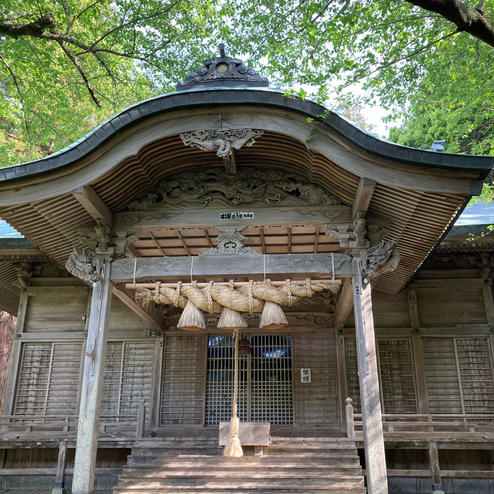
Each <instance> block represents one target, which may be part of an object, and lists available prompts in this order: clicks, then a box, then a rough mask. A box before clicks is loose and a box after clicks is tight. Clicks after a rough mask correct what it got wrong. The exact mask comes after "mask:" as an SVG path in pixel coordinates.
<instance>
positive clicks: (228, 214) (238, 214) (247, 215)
mask: <svg viewBox="0 0 494 494" xmlns="http://www.w3.org/2000/svg"><path fill="white" fill-rule="evenodd" d="M252 219H254V213H253V212H252V211H251V212H244V211H225V212H223V213H220V220H227V221H231V220H252Z"/></svg>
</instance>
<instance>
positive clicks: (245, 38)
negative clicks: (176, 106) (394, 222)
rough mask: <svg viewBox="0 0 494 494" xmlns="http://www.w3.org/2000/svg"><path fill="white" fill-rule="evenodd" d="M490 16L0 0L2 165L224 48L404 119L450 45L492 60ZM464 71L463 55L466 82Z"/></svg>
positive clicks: (280, 76) (59, 143)
mask: <svg viewBox="0 0 494 494" xmlns="http://www.w3.org/2000/svg"><path fill="white" fill-rule="evenodd" d="M414 4H417V5H414ZM444 6H446V7H447V10H446V11H444ZM492 10H493V5H492V2H489V3H488V4H487V5H485V6H484V5H482V4H478V3H474V2H473V1H472V0H465V1H463V2H460V1H458V0H409V1H398V0H358V1H357V0H263V1H261V0H78V1H76V0H16V1H14V0H0V91H1V92H2V98H1V99H0V163H1V165H4V166H5V165H8V164H14V163H17V162H19V161H22V160H29V159H34V158H38V157H42V156H44V155H46V154H49V153H51V152H53V151H56V150H58V149H61V148H62V147H64V146H66V145H68V144H70V143H71V142H73V141H75V140H76V139H78V138H80V137H81V136H82V135H83V134H84V133H85V132H87V131H89V130H90V129H91V128H93V127H94V126H95V125H96V124H98V123H100V122H102V121H103V120H104V119H105V118H107V117H108V116H110V115H111V114H113V113H115V112H117V111H119V110H121V109H123V108H125V107H126V106H128V105H130V104H133V103H136V102H137V101H140V100H142V99H144V98H147V97H150V96H155V95H158V94H161V93H164V92H167V91H169V90H171V89H173V87H174V85H175V83H176V82H177V81H179V80H180V79H181V78H183V77H184V76H185V75H187V73H188V72H190V71H191V70H192V69H194V68H195V67H197V65H198V64H199V63H200V62H201V61H202V60H203V59H205V58H208V57H211V56H214V55H215V54H216V53H217V52H216V47H217V45H218V43H219V42H220V41H223V42H224V43H225V44H226V45H227V48H228V52H229V53H231V54H234V55H237V56H239V57H246V58H248V59H249V65H251V66H253V67H254V68H257V69H260V70H261V72H262V73H263V74H265V75H268V76H269V77H270V79H271V80H272V83H273V85H279V86H281V87H285V88H293V87H300V86H304V87H311V88H313V94H310V96H313V97H314V96H316V97H319V98H320V99H321V100H322V101H325V100H328V98H330V99H333V100H340V98H341V95H342V94H343V93H344V92H345V91H349V92H352V91H354V89H355V88H356V87H359V88H363V89H364V90H365V91H366V92H367V94H370V95H371V96H370V100H372V98H373V97H374V98H378V99H379V101H380V103H381V104H383V105H386V106H387V107H389V108H390V109H394V111H395V113H400V112H399V111H397V110H396V109H397V108H403V107H407V105H408V104H409V103H410V97H411V96H413V95H414V94H418V93H420V92H421V91H423V85H424V84H425V83H424V82H423V81H425V80H426V78H427V77H428V76H429V73H430V71H431V70H435V68H436V67H438V66H439V65H438V64H440V63H441V57H442V59H443V61H444V56H443V55H442V54H441V52H442V51H443V50H444V49H448V47H450V46H454V43H459V42H460V41H461V43H462V45H461V46H462V49H465V50H466V53H474V55H475V57H472V59H475V58H476V54H477V52H476V50H477V51H478V53H479V57H481V59H482V62H481V64H482V65H483V66H484V67H487V64H488V63H490V62H492V49H491V48H490V45H492V44H494V36H492V33H493V28H492V21H491V19H492V14H493V12H492ZM461 31H465V33H462V34H459V33H460V32H461ZM466 33H468V34H466ZM491 37H492V42H491ZM463 63H467V64H470V63H471V60H470V58H469V57H467V56H465V57H464V58H463V60H461V61H460V60H454V61H453V64H454V66H455V67H456V68H457V73H458V74H461V72H462V70H464V66H463V65H462V64H463ZM451 70H452V69H451ZM453 90H454V87H453V85H452V86H451V90H450V91H446V90H445V91H444V97H448V98H450V99H448V100H447V101H444V105H446V106H450V105H454V104H455V101H456V99H457V96H455V94H453V93H454V91H453ZM479 96H480V95H479ZM455 98H456V99H455ZM352 104H356V103H355V101H354V102H353V103H352ZM357 104H358V102H357ZM463 134H465V135H466V134H467V133H466V132H463ZM471 137H473V134H472V136H471ZM472 149H473V148H472ZM477 151H482V149H480V148H479V149H478V150H477V149H473V152H477Z"/></svg>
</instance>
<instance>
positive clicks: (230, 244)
mask: <svg viewBox="0 0 494 494" xmlns="http://www.w3.org/2000/svg"><path fill="white" fill-rule="evenodd" d="M242 229H243V228H242V227H237V226H224V227H222V228H221V229H220V234H219V235H218V236H217V237H216V239H215V241H216V242H217V243H218V247H214V248H211V249H209V250H207V251H206V252H204V253H203V254H201V255H203V256H225V255H227V256H236V255H246V256H260V255H261V254H260V253H259V252H257V251H256V250H254V249H252V248H250V247H244V240H245V237H244V236H243V235H242V233H241V231H242Z"/></svg>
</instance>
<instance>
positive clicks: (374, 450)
mask: <svg viewBox="0 0 494 494" xmlns="http://www.w3.org/2000/svg"><path fill="white" fill-rule="evenodd" d="M352 284H353V309H354V316H355V332H356V339H357V361H358V369H359V381H360V401H361V404H362V423H363V433H364V449H365V459H366V465H367V491H368V493H369V494H387V492H388V482H387V476H386V456H385V453H384V435H383V426H382V418H381V399H380V392H379V376H378V369H377V356H376V342H375V335H374V321H373V319H372V300H371V286H370V283H368V284H367V285H365V286H364V285H363V282H362V274H361V263H360V258H358V257H357V258H354V259H353V276H352Z"/></svg>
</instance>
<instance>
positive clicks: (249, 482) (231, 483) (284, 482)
mask: <svg viewBox="0 0 494 494" xmlns="http://www.w3.org/2000/svg"><path fill="white" fill-rule="evenodd" d="M268 483H269V488H270V489H274V488H276V489H295V488H298V489H304V492H305V489H321V488H324V489H327V488H329V487H331V488H333V489H349V488H354V487H363V486H364V481H363V479H359V478H355V477H351V478H348V479H341V478H289V479H284V478H275V479H269V482H266V480H265V479H263V478H259V479H253V478H235V479H231V480H229V479H228V478H224V479H209V478H206V479H205V478H204V477H201V476H192V475H190V476H187V477H177V478H163V479H147V478H146V479H141V480H138V479H133V478H132V479H127V478H123V479H122V480H119V482H118V488H119V489H128V490H129V491H130V492H132V490H134V489H143V488H145V489H170V490H171V489H173V490H174V491H180V490H181V489H190V488H192V487H195V488H196V489H197V488H203V489H218V488H225V487H227V488H229V489H230V490H231V492H235V491H236V490H237V489H264V488H266V487H267V486H266V484H268Z"/></svg>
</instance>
